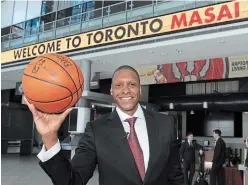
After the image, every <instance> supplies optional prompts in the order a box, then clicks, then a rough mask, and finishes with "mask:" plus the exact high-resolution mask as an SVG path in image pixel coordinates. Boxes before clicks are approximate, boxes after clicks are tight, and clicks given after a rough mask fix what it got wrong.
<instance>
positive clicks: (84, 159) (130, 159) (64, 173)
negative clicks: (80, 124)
mask: <svg viewBox="0 0 248 185" xmlns="http://www.w3.org/2000/svg"><path fill="white" fill-rule="evenodd" d="M140 93H141V87H140V79H139V75H138V73H137V71H136V70H135V69H133V68H132V67H130V66H122V67H120V68H118V69H117V70H116V71H115V72H114V74H113V77H112V86H111V95H112V96H113V99H114V100H115V102H116V104H117V108H116V109H115V110H114V111H113V112H112V113H110V114H108V115H106V116H103V117H101V118H100V119H98V120H95V121H92V122H89V123H88V124H87V126H86V129H85V132H84V134H83V136H82V138H81V140H80V141H79V143H78V148H77V149H76V152H75V155H74V157H73V159H72V161H71V162H70V161H69V160H67V158H66V157H65V156H63V154H62V152H61V148H60V144H59V141H58V138H57V131H58V129H59V127H60V125H61V124H62V122H63V120H64V119H65V118H66V116H67V115H68V114H69V112H70V111H71V109H68V110H66V111H65V112H64V113H62V114H60V115H48V114H44V113H41V112H39V111H37V110H36V109H35V107H34V106H33V105H31V104H29V103H28V102H27V105H28V106H29V109H30V110H31V112H32V114H33V116H34V121H35V123H36V128H37V130H38V132H39V133H40V134H41V136H42V140H43V143H44V147H43V149H42V151H41V152H40V153H39V154H38V157H39V159H40V160H41V161H40V166H41V167H42V168H43V169H44V171H45V172H46V173H47V174H48V176H49V177H50V178H51V180H52V182H53V183H54V184H55V185H85V184H87V182H88V181H89V179H90V178H91V177H92V175H93V172H94V170H95V167H96V165H98V171H99V184H100V185H143V184H144V185H184V180H183V173H182V169H181V166H180V156H179V145H178V142H177V138H176V133H175V129H174V128H175V127H174V124H173V122H172V119H171V117H169V116H166V115H162V114H160V113H155V112H152V111H149V110H146V109H143V108H142V107H141V106H140V105H139V103H138V100H139V97H140Z"/></svg>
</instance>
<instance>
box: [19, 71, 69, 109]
mask: <svg viewBox="0 0 248 185" xmlns="http://www.w3.org/2000/svg"><path fill="white" fill-rule="evenodd" d="M23 75H24V76H27V77H30V78H33V79H35V80H40V81H42V82H46V83H48V84H51V85H55V86H59V87H62V88H64V89H66V90H68V91H69V92H70V96H73V93H72V92H71V90H70V89H69V88H67V87H65V86H62V85H60V84H56V83H53V82H49V81H46V80H44V79H40V78H37V77H35V76H31V75H28V74H26V73H24V74H23ZM68 97H69V96H68ZM30 100H32V99H30ZM32 101H35V100H32ZM36 102H37V101H36ZM71 102H72V100H71ZM71 102H70V103H71ZM70 103H69V104H70Z"/></svg>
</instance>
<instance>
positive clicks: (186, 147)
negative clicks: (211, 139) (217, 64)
mask: <svg viewBox="0 0 248 185" xmlns="http://www.w3.org/2000/svg"><path fill="white" fill-rule="evenodd" d="M193 137H194V136H193V133H192V132H189V133H188V134H187V140H186V141H185V142H184V143H182V144H181V148H180V156H181V159H182V161H183V171H184V181H185V184H186V185H192V181H193V177H194V174H195V156H196V150H200V148H201V146H200V145H199V144H197V143H196V142H193ZM188 172H190V173H189V175H188Z"/></svg>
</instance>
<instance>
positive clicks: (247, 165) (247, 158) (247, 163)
mask: <svg viewBox="0 0 248 185" xmlns="http://www.w3.org/2000/svg"><path fill="white" fill-rule="evenodd" d="M245 146H246V158H245V167H246V170H248V137H247V138H246V140H245Z"/></svg>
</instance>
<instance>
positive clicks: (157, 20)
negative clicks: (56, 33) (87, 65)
mask: <svg viewBox="0 0 248 185" xmlns="http://www.w3.org/2000/svg"><path fill="white" fill-rule="evenodd" d="M246 18H248V1H231V2H227V3H222V4H218V5H213V6H207V7H203V8H199V9H194V10H189V11H185V12H179V13H174V14H170V15H164V16H160V17H154V18H150V19H146V20H141V21H136V22H132V23H127V24H123V25H118V26H113V27H109V28H104V29H100V30H96V31H91V32H86V33H82V34H79V35H74V36H69V37H65V38H60V39H56V40H51V41H47V42H43V43H39V44H34V45H30V46H26V47H22V48H18V49H13V50H10V51H6V52H2V53H1V63H2V64H4V63H9V62H16V61H19V60H25V59H31V58H34V57H36V56H39V55H42V54H44V53H54V52H60V53H63V52H67V51H73V50H76V49H84V48H89V47H92V46H99V45H104V44H110V43H116V42H121V41H128V40H132V39H137V38H142V37H148V36H155V35H160V34H165V33H170V32H173V31H179V30H184V29H187V28H196V27H200V26H206V25H212V24H216V23H223V22H229V21H234V20H241V19H246Z"/></svg>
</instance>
